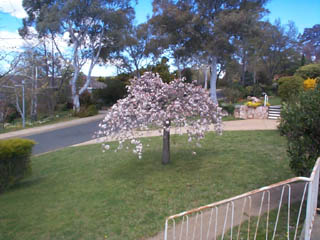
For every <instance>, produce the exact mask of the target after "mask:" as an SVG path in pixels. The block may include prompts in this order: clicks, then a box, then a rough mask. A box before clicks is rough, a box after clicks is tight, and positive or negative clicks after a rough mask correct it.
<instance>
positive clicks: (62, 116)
mask: <svg viewBox="0 0 320 240" xmlns="http://www.w3.org/2000/svg"><path fill="white" fill-rule="evenodd" d="M73 119H78V117H75V116H73V114H72V111H61V112H56V113H55V114H54V115H53V116H49V117H48V116H42V117H41V116H40V117H39V120H38V121H35V122H31V121H30V120H29V119H27V120H26V127H25V128H33V127H39V126H44V125H48V124H54V123H58V122H65V121H70V120H73ZM22 129H23V128H22V120H21V118H19V119H16V120H14V122H12V123H10V124H6V126H5V128H2V124H1V127H0V134H1V133H7V132H12V131H17V130H22Z"/></svg>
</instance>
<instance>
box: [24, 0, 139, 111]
mask: <svg viewBox="0 0 320 240" xmlns="http://www.w3.org/2000/svg"><path fill="white" fill-rule="evenodd" d="M23 7H24V9H25V10H26V12H27V14H28V17H27V18H25V19H23V27H22V28H21V29H20V34H21V35H22V36H24V37H25V36H28V35H29V29H30V28H29V27H35V29H36V31H37V32H38V35H39V36H40V37H42V36H48V37H50V38H52V40H53V41H54V43H55V46H56V48H57V50H58V52H59V53H60V55H61V57H63V59H65V62H67V63H69V64H70V65H71V66H72V68H73V76H72V78H71V80H70V87H71V92H72V100H73V108H74V110H76V111H79V109H80V101H79V96H80V95H81V94H82V93H84V92H85V91H86V90H87V88H88V86H89V84H90V82H91V74H92V71H93V68H94V67H95V65H96V64H97V63H98V62H99V57H100V53H101V49H102V47H104V48H105V49H108V51H107V53H108V54H111V52H112V51H114V49H115V47H114V45H116V44H117V42H118V41H117V37H119V36H120V35H121V34H122V31H124V29H126V26H127V25H130V24H131V21H132V18H133V16H134V11H133V9H132V7H131V6H130V0H47V1H33V0H24V1H23ZM64 36H67V37H68V41H69V47H68V48H67V49H60V48H59V46H58V44H57V39H58V38H63V37H64ZM104 54H106V52H104ZM85 64H87V65H88V71H87V72H86V73H85V74H86V81H85V82H84V84H83V85H82V86H80V87H79V88H78V87H77V83H78V79H79V74H80V72H81V71H82V70H83V67H84V65H85Z"/></svg>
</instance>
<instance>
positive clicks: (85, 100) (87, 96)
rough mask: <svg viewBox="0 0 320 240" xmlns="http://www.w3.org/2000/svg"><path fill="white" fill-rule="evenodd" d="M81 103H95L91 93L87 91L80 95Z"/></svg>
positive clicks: (86, 104)
mask: <svg viewBox="0 0 320 240" xmlns="http://www.w3.org/2000/svg"><path fill="white" fill-rule="evenodd" d="M79 100H80V104H81V105H84V106H89V105H92V104H93V101H92V98H91V94H90V93H89V92H88V91H85V92H84V93H82V94H81V95H80V99H79Z"/></svg>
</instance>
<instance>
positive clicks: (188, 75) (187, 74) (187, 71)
mask: <svg viewBox="0 0 320 240" xmlns="http://www.w3.org/2000/svg"><path fill="white" fill-rule="evenodd" d="M192 75H193V73H192V69H191V68H185V69H183V70H182V71H181V76H182V77H184V78H185V79H186V80H185V81H186V82H187V83H191V82H192V80H193V79H192Z"/></svg>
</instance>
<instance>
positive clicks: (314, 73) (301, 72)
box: [295, 63, 320, 79]
mask: <svg viewBox="0 0 320 240" xmlns="http://www.w3.org/2000/svg"><path fill="white" fill-rule="evenodd" d="M295 75H297V76H300V77H302V78H303V79H307V78H317V77H320V63H316V64H308V65H305V66H302V67H300V68H299V69H298V70H297V71H296V73H295Z"/></svg>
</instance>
